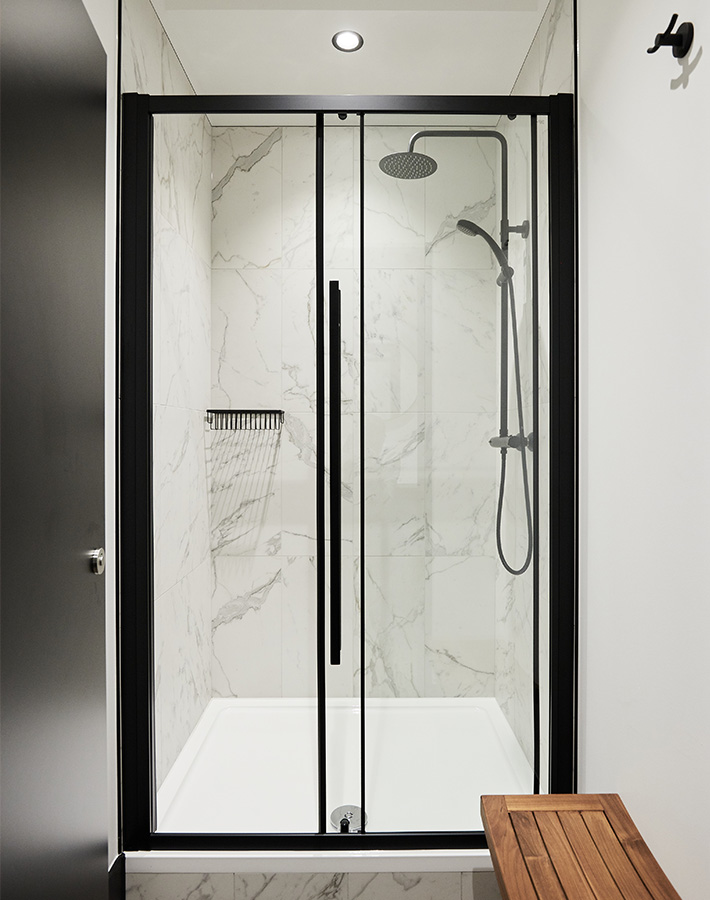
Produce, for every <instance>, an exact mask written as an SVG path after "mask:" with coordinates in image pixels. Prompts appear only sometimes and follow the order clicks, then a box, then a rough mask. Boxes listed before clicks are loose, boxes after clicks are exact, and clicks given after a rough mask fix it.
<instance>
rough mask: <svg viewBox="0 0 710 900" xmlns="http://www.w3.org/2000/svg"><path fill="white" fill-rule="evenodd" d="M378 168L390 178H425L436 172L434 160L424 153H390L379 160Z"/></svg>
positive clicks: (409, 151) (408, 151) (407, 151)
mask: <svg viewBox="0 0 710 900" xmlns="http://www.w3.org/2000/svg"><path fill="white" fill-rule="evenodd" d="M380 168H381V169H382V171H383V172H384V173H385V175H391V176H392V178H407V179H413V178H426V177H427V176H429V175H433V174H434V172H436V169H437V165H436V160H435V159H432V158H431V156H427V155H426V154H425V153H416V152H415V151H414V150H405V151H404V152H403V153H390V155H389V156H384V157H383V158H382V159H381V160H380Z"/></svg>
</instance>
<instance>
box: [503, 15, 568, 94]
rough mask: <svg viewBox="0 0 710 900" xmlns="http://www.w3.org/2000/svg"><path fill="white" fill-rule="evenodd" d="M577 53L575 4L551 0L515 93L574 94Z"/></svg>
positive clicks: (514, 88) (514, 87)
mask: <svg viewBox="0 0 710 900" xmlns="http://www.w3.org/2000/svg"><path fill="white" fill-rule="evenodd" d="M574 53H575V44H574V4H573V2H572V0H551V2H550V4H549V5H548V7H547V10H546V11H545V15H544V16H543V19H542V22H541V23H540V27H539V28H538V31H537V34H536V35H535V39H534V40H533V43H532V45H531V47H530V50H529V51H528V55H527V57H526V59H525V63H524V64H523V67H522V68H521V70H520V73H519V75H518V78H517V80H516V82H515V85H514V86H513V90H512V92H511V93H513V94H529V95H533V96H546V95H548V94H559V93H572V91H573V90H574Z"/></svg>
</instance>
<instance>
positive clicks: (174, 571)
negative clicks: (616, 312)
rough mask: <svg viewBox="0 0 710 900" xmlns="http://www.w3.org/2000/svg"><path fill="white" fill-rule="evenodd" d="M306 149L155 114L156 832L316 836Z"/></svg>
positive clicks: (249, 124) (268, 135) (240, 129)
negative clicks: (262, 833)
mask: <svg viewBox="0 0 710 900" xmlns="http://www.w3.org/2000/svg"><path fill="white" fill-rule="evenodd" d="M315 146H316V139H315V127H314V117H312V116H305V117H301V118H300V119H298V120H296V121H295V122H291V123H289V124H285V125H284V124H281V123H279V122H273V121H269V120H268V119H267V118H263V117H262V118H259V117H256V116H252V117H248V116H246V117H245V116H241V117H240V118H238V119H224V118H223V119H222V120H220V119H219V117H218V118H216V119H213V121H212V122H210V121H208V119H207V118H206V117H204V116H191V115H190V116H188V115H185V116H158V117H156V120H155V168H154V232H153V402H154V429H153V476H154V477H153V481H154V492H153V503H154V550H155V552H154V556H155V573H154V593H155V627H154V637H155V643H154V647H155V651H154V656H155V698H154V700H155V759H156V788H157V823H156V824H157V830H158V831H161V832H245V833H252V832H278V833H284V832H307V833H309V832H310V833H312V832H315V831H317V829H318V805H317V804H318V758H317V747H318V732H317V701H316V671H317V667H316V565H317V547H316V496H317V491H316V443H315V417H316V400H317V398H316V352H315V335H316V322H315V318H316V303H315V158H316V152H315Z"/></svg>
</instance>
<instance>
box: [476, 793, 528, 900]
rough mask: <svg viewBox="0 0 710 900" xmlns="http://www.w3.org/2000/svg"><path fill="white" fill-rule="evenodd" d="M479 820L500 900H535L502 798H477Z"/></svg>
mask: <svg viewBox="0 0 710 900" xmlns="http://www.w3.org/2000/svg"><path fill="white" fill-rule="evenodd" d="M481 818H482V819H483V827H484V828H485V830H486V836H487V838H488V849H489V850H490V852H491V859H492V860H493V867H494V868H495V871H496V877H497V879H498V886H499V887H500V892H501V895H502V897H503V900H538V895H537V893H536V891H535V888H534V887H533V884H532V881H531V879H530V874H529V872H528V869H527V866H526V865H525V860H524V859H523V855H522V853H521V852H520V847H519V845H518V840H517V838H516V836H515V832H514V831H513V826H512V824H511V822H510V818H509V816H508V809H507V807H506V804H505V798H504V797H502V796H492V797H481Z"/></svg>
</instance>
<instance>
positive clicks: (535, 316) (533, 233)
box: [530, 116, 540, 794]
mask: <svg viewBox="0 0 710 900" xmlns="http://www.w3.org/2000/svg"><path fill="white" fill-rule="evenodd" d="M537 169H538V159H537V117H536V116H530V256H531V258H532V280H531V293H532V298H531V299H532V396H533V420H532V430H533V440H534V441H535V443H534V445H533V452H532V454H531V460H532V483H533V495H532V506H533V508H532V523H533V525H532V540H533V586H532V588H533V597H532V607H533V626H532V642H533V645H532V670H533V695H532V704H533V792H534V793H535V794H539V793H540V452H539V447H540V291H539V277H540V262H539V259H538V251H539V242H538V185H537V178H538V171H537Z"/></svg>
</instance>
